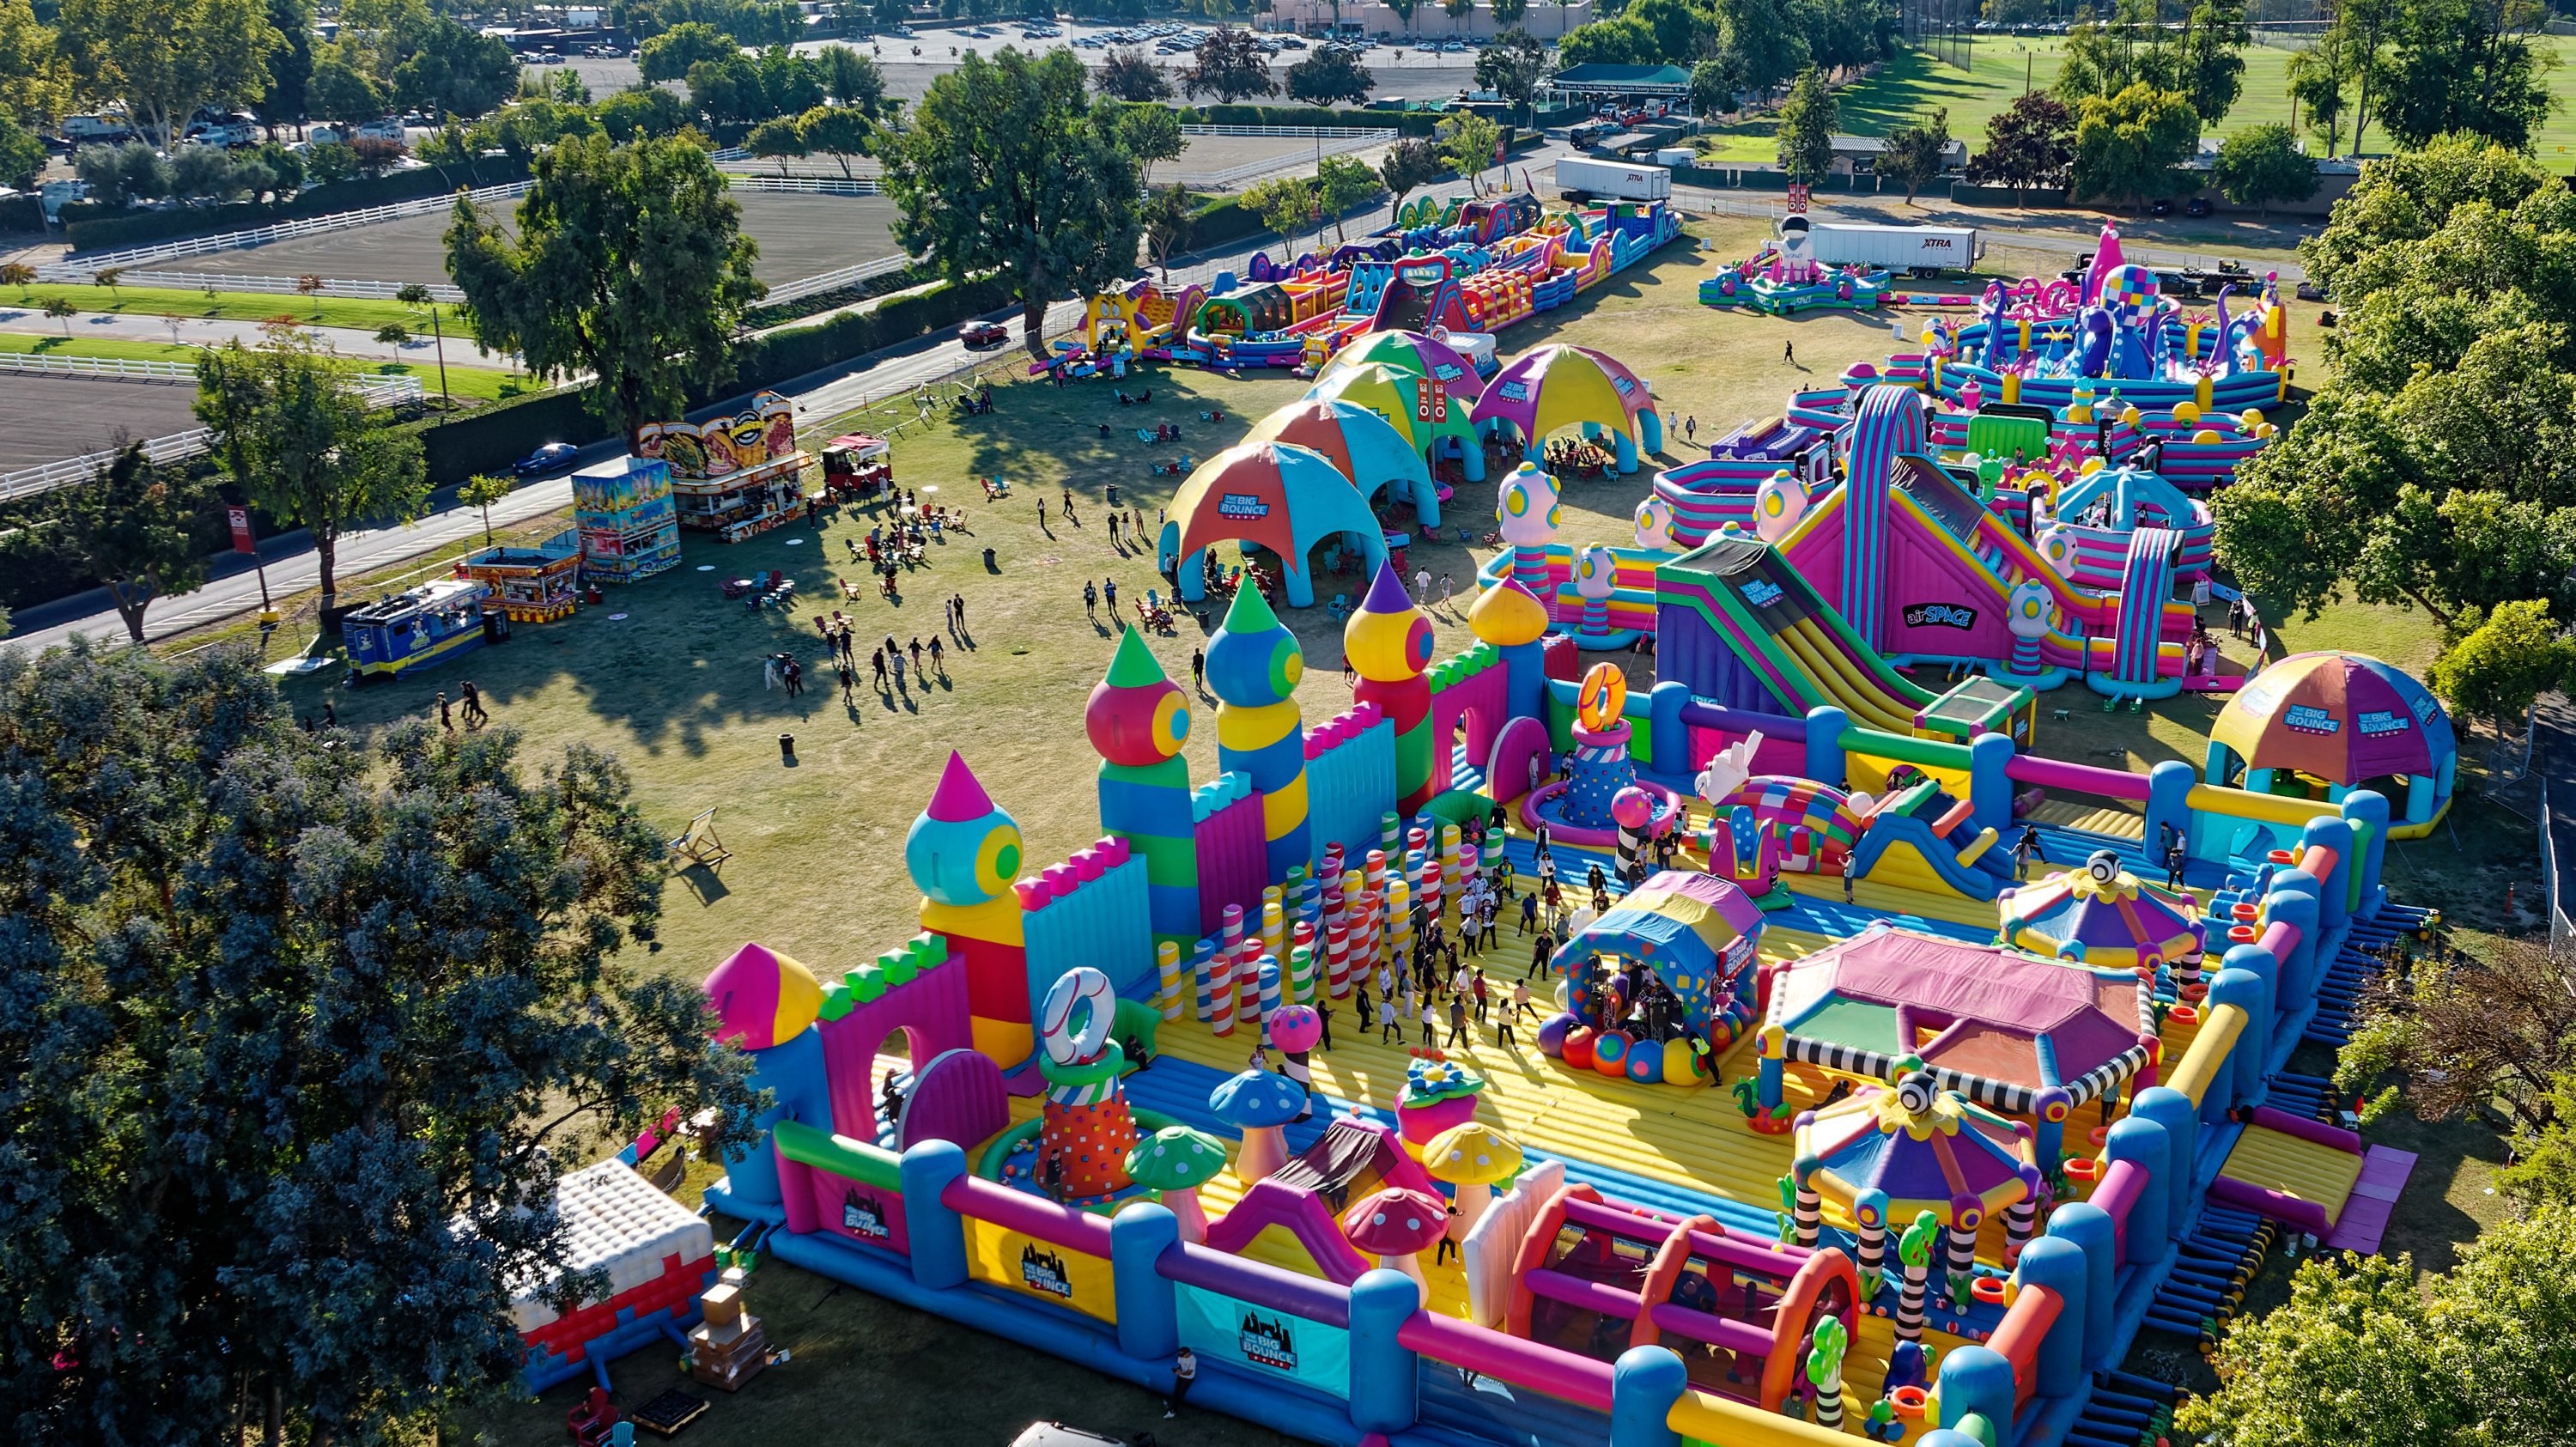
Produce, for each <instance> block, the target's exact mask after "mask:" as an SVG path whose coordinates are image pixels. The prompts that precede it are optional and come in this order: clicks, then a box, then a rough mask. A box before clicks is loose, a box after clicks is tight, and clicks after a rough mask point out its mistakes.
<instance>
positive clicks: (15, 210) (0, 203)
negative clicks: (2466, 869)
mask: <svg viewBox="0 0 2576 1447" xmlns="http://www.w3.org/2000/svg"><path fill="white" fill-rule="evenodd" d="M44 229H45V206H44V203H43V202H42V201H39V200H37V199H36V198H35V197H33V196H6V197H0V231H42V230H44Z"/></svg>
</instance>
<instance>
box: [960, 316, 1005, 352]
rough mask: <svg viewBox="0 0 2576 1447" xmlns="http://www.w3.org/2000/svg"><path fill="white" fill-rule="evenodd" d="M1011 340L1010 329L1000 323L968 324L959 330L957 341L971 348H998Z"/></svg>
mask: <svg viewBox="0 0 2576 1447" xmlns="http://www.w3.org/2000/svg"><path fill="white" fill-rule="evenodd" d="M1010 339H1011V332H1010V329H1009V328H1008V327H1005V326H1003V325H1002V324H1001V323H1000V322H968V323H967V324H966V325H964V326H962V327H959V328H958V329H957V340H959V341H961V342H964V343H965V344H966V345H968V346H970V347H998V346H1000V345H1001V344H1002V343H1004V342H1007V341H1009V340H1010Z"/></svg>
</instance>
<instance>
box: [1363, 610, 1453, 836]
mask: <svg viewBox="0 0 2576 1447" xmlns="http://www.w3.org/2000/svg"><path fill="white" fill-rule="evenodd" d="M1342 656H1343V658H1344V659H1345V660H1347V661H1348V662H1349V664H1350V666H1351V667H1352V668H1353V669H1354V670H1356V671H1357V672H1358V674H1359V676H1360V681H1359V686H1358V687H1356V688H1354V689H1352V690H1351V696H1352V697H1353V698H1356V699H1358V700H1359V701H1360V702H1362V703H1373V704H1376V705H1377V706H1378V710H1379V712H1381V713H1383V714H1385V715H1386V718H1387V722H1388V723H1389V724H1391V725H1393V726H1394V729H1395V806H1396V810H1397V812H1398V813H1401V814H1403V815H1405V816H1406V817H1408V818H1409V817H1411V816H1412V815H1414V814H1416V813H1418V812H1420V811H1421V809H1422V806H1423V805H1425V804H1428V803H1430V802H1431V778H1432V769H1431V764H1432V759H1431V751H1432V749H1433V747H1434V744H1433V741H1432V737H1431V681H1430V680H1429V679H1427V678H1424V677H1423V676H1422V670H1424V669H1425V668H1428V667H1430V666H1431V620H1430V619H1428V618H1425V617H1423V616H1422V610H1421V609H1419V608H1417V607H1415V606H1414V605H1413V598H1412V596H1411V595H1410V594H1408V593H1406V592H1405V591H1404V580H1403V579H1401V578H1399V577H1397V576H1396V575H1395V566H1394V565H1393V564H1392V563H1383V564H1380V565H1379V566H1378V570H1377V578H1376V580H1375V581H1373V582H1371V583H1370V584H1369V590H1368V596H1367V597H1365V598H1362V599H1361V600H1360V606H1359V608H1358V609H1357V610H1356V611H1355V612H1353V613H1352V614H1351V621H1350V622H1349V623H1347V624H1345V625H1344V626H1343V628H1342Z"/></svg>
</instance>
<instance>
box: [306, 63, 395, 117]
mask: <svg viewBox="0 0 2576 1447" xmlns="http://www.w3.org/2000/svg"><path fill="white" fill-rule="evenodd" d="M305 94H306V95H307V97H309V99H308V101H307V104H308V105H310V106H311V107H312V112H313V114H314V115H317V116H319V117H321V118H322V119H324V120H326V121H332V122H336V123H337V124H339V125H340V126H342V127H343V128H344V134H343V139H346V136H345V128H346V127H349V126H355V125H359V124H362V123H364V122H367V121H372V120H375V119H376V118H378V117H380V116H382V115H383V114H384V113H385V92H384V88H383V87H381V86H379V85H377V84H376V82H375V78H374V77H373V76H370V75H368V74H367V73H366V71H364V70H362V69H360V68H359V66H358V65H357V64H356V63H355V62H353V61H352V60H351V59H350V58H349V56H348V54H347V53H346V52H345V51H343V50H342V49H340V48H339V47H337V46H334V47H332V48H331V49H329V50H326V51H324V52H323V53H322V54H321V55H320V56H319V57H318V58H316V59H315V60H314V62H313V79H312V80H311V81H310V82H309V83H308V84H307V87H306V91H305Z"/></svg>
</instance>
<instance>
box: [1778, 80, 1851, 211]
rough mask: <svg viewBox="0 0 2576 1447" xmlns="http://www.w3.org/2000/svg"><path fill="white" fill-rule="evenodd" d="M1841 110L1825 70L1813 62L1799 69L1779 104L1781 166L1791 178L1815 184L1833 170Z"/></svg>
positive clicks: (1803, 182) (1802, 182)
mask: <svg viewBox="0 0 2576 1447" xmlns="http://www.w3.org/2000/svg"><path fill="white" fill-rule="evenodd" d="M1839 112H1840V107H1839V105H1838V104H1837V103H1836V101H1835V100H1834V92H1833V87H1831V86H1829V85H1827V84H1825V73H1824V72H1823V71H1821V70H1818V69H1816V68H1815V67H1814V66H1812V65H1811V66H1808V67H1807V68H1806V69H1805V70H1802V71H1800V72H1798V79H1797V82H1796V83H1795V84H1794V85H1792V86H1790V88H1789V98H1788V99H1787V100H1786V101H1783V102H1781V105H1780V133H1779V140H1780V150H1779V155H1780V169H1781V170H1782V171H1785V172H1787V173H1788V176H1789V179H1790V180H1791V181H1795V182H1799V183H1801V184H1807V185H1812V184H1814V183H1815V182H1817V181H1821V180H1823V179H1824V178H1825V177H1826V176H1827V175H1830V174H1831V173H1832V171H1833V169H1834V125H1835V122H1836V120H1837V119H1838V118H1839Z"/></svg>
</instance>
